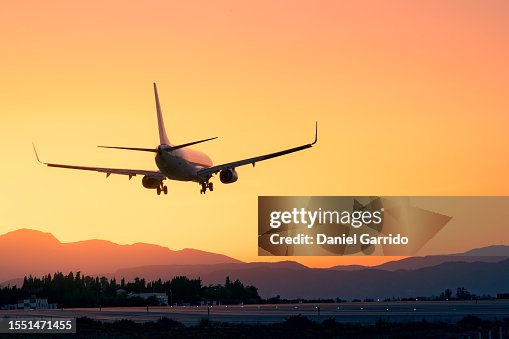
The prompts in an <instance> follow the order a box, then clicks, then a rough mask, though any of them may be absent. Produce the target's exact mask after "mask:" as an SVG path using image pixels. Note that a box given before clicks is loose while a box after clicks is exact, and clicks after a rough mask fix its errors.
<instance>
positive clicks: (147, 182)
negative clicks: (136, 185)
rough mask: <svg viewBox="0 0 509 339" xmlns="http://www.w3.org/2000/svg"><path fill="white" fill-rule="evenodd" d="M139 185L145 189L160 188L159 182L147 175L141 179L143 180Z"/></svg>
mask: <svg viewBox="0 0 509 339" xmlns="http://www.w3.org/2000/svg"><path fill="white" fill-rule="evenodd" d="M141 184H142V185H143V187H145V188H151V189H156V188H158V187H160V186H161V180H160V179H157V178H154V177H151V176H149V175H146V176H144V177H143V179H141Z"/></svg>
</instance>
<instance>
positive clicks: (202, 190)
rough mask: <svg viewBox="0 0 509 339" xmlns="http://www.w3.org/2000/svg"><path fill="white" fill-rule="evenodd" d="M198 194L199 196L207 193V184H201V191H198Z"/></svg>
mask: <svg viewBox="0 0 509 339" xmlns="http://www.w3.org/2000/svg"><path fill="white" fill-rule="evenodd" d="M200 193H201V194H205V193H207V184H206V183H204V182H203V183H202V184H201V190H200Z"/></svg>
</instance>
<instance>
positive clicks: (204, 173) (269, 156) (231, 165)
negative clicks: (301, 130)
mask: <svg viewBox="0 0 509 339" xmlns="http://www.w3.org/2000/svg"><path fill="white" fill-rule="evenodd" d="M315 128H316V129H315V140H314V141H313V142H312V143H310V144H306V145H302V146H298V147H294V148H289V149H286V150H283V151H279V152H275V153H270V154H265V155H260V156H258V157H253V158H248V159H244V160H239V161H233V162H229V163H227V164H222V165H217V166H212V167H207V168H204V169H202V170H199V171H198V173H197V174H198V177H199V178H208V177H210V176H211V175H212V174H215V173H217V172H220V171H222V170H225V169H231V168H235V167H239V166H244V165H248V164H251V165H253V167H254V165H255V163H257V162H259V161H263V160H268V159H272V158H276V157H280V156H282V155H286V154H290V153H293V152H298V151H302V150H304V149H306V148H310V147H312V146H313V145H314V144H316V142H317V140H318V124H316V127H315Z"/></svg>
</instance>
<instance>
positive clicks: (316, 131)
mask: <svg viewBox="0 0 509 339" xmlns="http://www.w3.org/2000/svg"><path fill="white" fill-rule="evenodd" d="M317 141H318V121H317V122H316V123H315V141H313V142H312V143H311V145H314V144H316V142H317Z"/></svg>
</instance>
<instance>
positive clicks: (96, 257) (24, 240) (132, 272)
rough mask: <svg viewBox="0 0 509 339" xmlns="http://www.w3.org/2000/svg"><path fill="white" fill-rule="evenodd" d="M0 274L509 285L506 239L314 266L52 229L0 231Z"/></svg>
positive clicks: (279, 290) (422, 286)
mask: <svg viewBox="0 0 509 339" xmlns="http://www.w3.org/2000/svg"><path fill="white" fill-rule="evenodd" d="M0 256H1V258H9V260H2V262H1V264H0V281H4V283H2V285H6V284H8V283H10V284H11V285H12V284H20V283H21V282H22V277H23V276H25V275H29V274H31V275H32V276H41V275H43V274H48V273H53V272H57V271H60V272H64V273H67V272H70V271H73V272H76V271H81V272H82V273H83V274H89V275H105V276H107V277H116V278H117V279H120V278H125V279H126V280H128V281H129V280H133V279H134V278H135V277H142V278H145V280H147V281H150V280H156V279H158V278H161V279H163V280H167V279H171V278H173V277H174V276H177V275H185V276H188V277H189V278H198V277H199V278H201V280H202V282H203V284H204V285H208V284H218V283H224V280H225V277H226V276H229V277H230V279H232V280H235V279H239V280H240V281H242V282H243V283H244V284H248V285H254V286H256V287H258V289H259V293H260V295H261V296H262V297H265V298H267V297H271V296H276V295H280V296H281V297H282V298H292V299H293V298H336V297H339V298H342V299H348V300H350V299H356V298H358V299H362V298H366V297H367V298H374V299H377V298H380V299H381V298H388V297H389V298H390V297H411V296H429V295H438V294H440V292H442V291H443V290H445V289H446V288H450V289H452V290H453V291H454V290H455V289H456V288H457V287H465V288H467V290H469V291H470V292H473V293H476V294H484V293H486V294H492V295H496V294H497V293H501V292H509V288H508V287H507V286H509V246H489V247H484V248H479V249H473V250H470V251H467V252H465V253H457V254H450V255H436V256H425V257H410V258H405V259H402V260H398V261H392V262H387V263H384V264H382V265H379V266H376V267H364V266H360V265H349V266H334V267H331V268H326V269H324V268H310V267H307V266H304V265H302V264H299V263H296V262H293V261H281V262H276V263H263V262H253V263H244V262H241V261H239V260H236V259H233V258H230V257H227V256H224V255H221V254H215V253H209V252H204V251H199V250H194V249H184V250H181V251H172V250H170V249H168V248H166V247H162V246H157V245H150V244H142V243H138V244H133V245H118V244H115V243H112V242H109V241H103V240H87V241H80V242H73V243H61V242H60V241H58V240H57V239H56V238H55V237H54V236H53V235H51V234H49V233H43V232H40V231H34V230H28V229H21V230H17V231H14V232H10V233H7V234H4V235H1V236H0Z"/></svg>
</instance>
